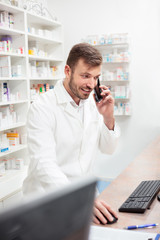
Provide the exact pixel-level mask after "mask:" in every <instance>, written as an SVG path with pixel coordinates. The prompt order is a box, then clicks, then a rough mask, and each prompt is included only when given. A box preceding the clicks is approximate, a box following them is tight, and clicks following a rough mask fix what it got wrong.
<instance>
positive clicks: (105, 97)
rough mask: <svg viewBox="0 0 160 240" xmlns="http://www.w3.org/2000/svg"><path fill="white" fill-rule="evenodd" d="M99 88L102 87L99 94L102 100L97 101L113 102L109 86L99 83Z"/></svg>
mask: <svg viewBox="0 0 160 240" xmlns="http://www.w3.org/2000/svg"><path fill="white" fill-rule="evenodd" d="M100 88H101V89H102V92H101V96H102V97H103V101H100V102H99V103H101V102H103V103H106V102H110V103H112V102H114V99H113V97H112V95H111V91H110V90H109V88H108V87H106V86H104V85H101V86H100Z"/></svg>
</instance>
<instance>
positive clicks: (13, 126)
mask: <svg viewBox="0 0 160 240" xmlns="http://www.w3.org/2000/svg"><path fill="white" fill-rule="evenodd" d="M25 125H26V123H25V122H18V123H15V124H12V125H10V126H7V127H4V128H0V132H2V131H6V130H8V129H13V128H18V127H23V126H25Z"/></svg>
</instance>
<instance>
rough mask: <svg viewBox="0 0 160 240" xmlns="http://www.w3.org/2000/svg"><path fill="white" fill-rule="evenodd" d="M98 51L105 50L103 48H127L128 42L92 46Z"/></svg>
mask: <svg viewBox="0 0 160 240" xmlns="http://www.w3.org/2000/svg"><path fill="white" fill-rule="evenodd" d="M93 46H95V47H96V48H98V49H105V48H111V47H112V48H128V47H129V43H128V42H123V43H122V42H121V43H112V44H109V43H108V44H97V45H93Z"/></svg>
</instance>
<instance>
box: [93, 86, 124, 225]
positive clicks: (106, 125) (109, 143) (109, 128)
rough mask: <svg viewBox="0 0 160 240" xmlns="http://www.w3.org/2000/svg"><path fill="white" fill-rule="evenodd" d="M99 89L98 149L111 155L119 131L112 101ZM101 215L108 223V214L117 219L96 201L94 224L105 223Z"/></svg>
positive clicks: (103, 204)
mask: <svg viewBox="0 0 160 240" xmlns="http://www.w3.org/2000/svg"><path fill="white" fill-rule="evenodd" d="M100 87H101V89H102V93H101V95H102V96H103V99H102V100H101V101H100V102H98V103H96V106H97V109H98V111H99V113H100V114H101V115H102V117H103V123H102V128H101V134H100V140H99V148H100V150H101V151H102V152H103V153H106V154H112V153H113V152H114V150H115V148H116V146H117V143H118V138H119V136H120V129H119V127H118V126H117V124H116V123H115V119H114V99H113V97H112V96H111V93H110V91H109V90H108V88H107V87H106V86H100ZM102 213H103V215H104V216H106V218H107V219H109V220H110V221H112V220H113V217H112V215H111V214H110V213H112V214H113V215H114V216H115V217H116V218H118V216H117V214H116V212H115V211H114V210H113V209H112V208H111V207H110V206H109V205H108V204H107V203H106V202H105V201H103V200H99V199H96V200H95V203H94V217H93V222H94V223H96V224H100V222H99V220H100V221H101V222H102V223H103V224H106V223H107V220H106V218H105V217H104V216H103V215H102ZM97 218H98V219H99V220H98V219H97Z"/></svg>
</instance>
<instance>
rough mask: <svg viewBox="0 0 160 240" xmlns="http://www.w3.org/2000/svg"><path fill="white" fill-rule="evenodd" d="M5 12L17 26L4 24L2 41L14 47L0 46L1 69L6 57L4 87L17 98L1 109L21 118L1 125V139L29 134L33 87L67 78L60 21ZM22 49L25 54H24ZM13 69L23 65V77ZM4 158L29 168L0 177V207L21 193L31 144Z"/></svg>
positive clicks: (19, 11) (1, 7)
mask: <svg viewBox="0 0 160 240" xmlns="http://www.w3.org/2000/svg"><path fill="white" fill-rule="evenodd" d="M2 11H7V12H9V13H10V14H12V15H14V24H13V26H12V28H10V26H6V25H5V26H3V24H1V23H0V41H1V38H2V37H4V36H9V37H10V38H11V40H12V48H11V50H9V51H8V50H7V51H6V50H5V51H4V50H3V51H2V49H1V45H0V66H1V61H2V58H3V57H5V58H7V61H8V66H7V67H8V74H7V75H5V76H2V74H1V72H0V84H2V85H3V83H7V86H9V88H10V93H11V94H13V95H15V96H16V98H15V99H10V100H9V99H8V98H7V101H4V100H3V99H2V100H3V101H1V100H0V107H5V106H6V107H7V106H10V105H13V107H14V110H15V111H16V113H17V115H18V119H17V122H14V123H13V124H8V125H5V126H1V123H0V136H1V135H2V134H3V133H5V132H8V131H11V130H17V132H18V133H19V134H20V135H21V134H26V127H25V125H26V118H27V112H28V108H29V106H30V104H31V102H32V101H33V99H31V94H30V93H31V91H30V89H31V88H32V85H36V84H50V85H55V83H56V81H58V80H59V79H60V78H62V77H63V75H62V72H61V68H62V64H63V36H62V25H61V23H60V22H57V21H53V20H52V19H47V18H45V17H41V16H39V15H34V14H32V13H30V12H28V11H26V10H23V9H21V8H18V7H15V6H12V5H8V4H5V3H2V2H0V12H2ZM34 44H35V46H34ZM20 49H22V50H23V52H20ZM30 50H31V51H30ZM33 63H34V64H35V65H36V67H37V66H38V67H39V68H37V69H36V68H35V69H34V70H35V71H36V74H35V75H34V74H32V70H33V69H32V67H31V66H32V64H33ZM41 65H42V66H43V65H44V66H47V67H48V69H47V70H48V72H46V75H40V74H39V72H38V70H40V66H41ZM13 66H14V67H15V69H16V67H17V69H18V66H21V67H20V73H21V74H17V73H15V72H16V71H15V69H14V67H13ZM53 67H54V68H55V69H58V71H57V72H56V71H55V72H54V74H53V71H52V70H53ZM0 71H1V69H0ZM17 72H18V70H17ZM17 96H18V98H17ZM31 100H32V101H31ZM4 157H9V158H10V157H18V158H24V161H25V165H26V166H25V167H24V168H23V170H14V169H11V170H6V173H5V175H4V176H2V177H0V189H1V191H0V192H1V194H0V205H1V201H3V200H4V199H6V198H7V196H11V195H12V194H14V193H15V192H16V191H20V188H21V185H22V182H23V180H24V178H25V176H26V174H27V163H28V152H27V144H24V143H23V144H22V142H20V144H19V145H18V146H13V147H10V149H9V151H6V152H1V153H0V161H1V160H2V159H3V158H4ZM13 184H14V186H13ZM6 189H7V190H6ZM2 198H3V199H2Z"/></svg>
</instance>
